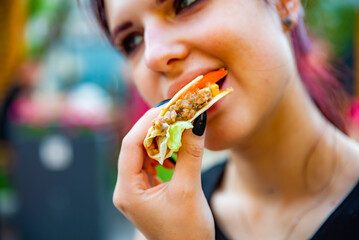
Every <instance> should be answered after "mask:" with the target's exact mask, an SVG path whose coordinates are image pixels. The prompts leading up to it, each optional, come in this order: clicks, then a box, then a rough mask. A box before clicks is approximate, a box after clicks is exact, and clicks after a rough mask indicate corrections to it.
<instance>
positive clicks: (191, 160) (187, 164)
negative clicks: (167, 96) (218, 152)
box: [172, 112, 207, 187]
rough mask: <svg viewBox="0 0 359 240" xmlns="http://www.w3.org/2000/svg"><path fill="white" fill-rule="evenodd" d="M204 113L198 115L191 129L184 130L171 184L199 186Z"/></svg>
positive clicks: (204, 124)
mask: <svg viewBox="0 0 359 240" xmlns="http://www.w3.org/2000/svg"><path fill="white" fill-rule="evenodd" d="M206 122H207V114H206V112H204V113H202V114H201V115H199V116H198V117H197V118H196V119H195V121H194V123H193V129H192V130H190V129H188V130H185V131H184V133H183V136H182V147H181V148H180V150H179V152H178V154H177V156H178V157H177V163H176V167H175V172H174V174H173V178H172V180H173V183H174V184H176V183H178V184H180V185H182V186H185V185H187V184H189V185H192V186H194V185H197V184H198V186H199V187H200V186H201V165H202V156H203V149H204V131H205V128H206Z"/></svg>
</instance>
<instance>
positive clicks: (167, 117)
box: [143, 68, 233, 164]
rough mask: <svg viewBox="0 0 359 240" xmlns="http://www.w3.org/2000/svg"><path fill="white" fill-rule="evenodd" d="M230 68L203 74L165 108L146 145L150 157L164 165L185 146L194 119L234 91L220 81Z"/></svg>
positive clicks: (154, 123)
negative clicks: (220, 84) (186, 135)
mask: <svg viewBox="0 0 359 240" xmlns="http://www.w3.org/2000/svg"><path fill="white" fill-rule="evenodd" d="M226 75H227V71H226V70H225V69H223V68H221V69H219V70H216V71H213V72H209V73H208V74H206V75H204V76H203V75H201V76H198V77H197V78H195V79H194V80H192V81H191V82H190V83H188V84H187V85H186V86H184V87H183V88H182V89H181V90H179V91H178V92H177V93H176V94H175V95H174V96H173V98H172V99H171V100H170V101H169V102H168V103H167V104H166V106H165V107H163V108H162V110H161V112H160V114H159V115H158V117H156V118H155V119H154V120H153V121H152V123H151V124H152V126H151V127H150V129H149V130H148V132H147V135H146V138H145V140H144V142H143V145H144V147H145V149H146V151H147V154H148V156H149V157H150V158H153V159H155V160H157V161H159V162H160V163H161V164H163V161H164V160H165V159H166V158H169V157H170V156H171V155H172V154H173V153H174V152H178V150H179V148H180V147H181V146H182V144H181V138H182V133H183V131H184V130H185V129H190V128H193V125H192V122H193V121H194V120H195V119H196V118H197V117H198V116H199V115H200V114H202V113H203V112H204V111H206V110H207V109H208V108H210V107H211V106H212V105H213V104H214V103H215V102H217V101H218V100H220V99H221V98H223V97H225V96H226V95H228V94H230V93H232V92H233V89H232V88H228V89H224V90H220V87H219V85H218V84H217V83H218V82H219V81H220V80H224V78H225V77H226Z"/></svg>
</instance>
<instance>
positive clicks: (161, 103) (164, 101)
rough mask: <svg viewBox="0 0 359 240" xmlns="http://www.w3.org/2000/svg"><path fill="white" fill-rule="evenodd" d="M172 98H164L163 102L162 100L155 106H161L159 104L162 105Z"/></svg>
mask: <svg viewBox="0 0 359 240" xmlns="http://www.w3.org/2000/svg"><path fill="white" fill-rule="evenodd" d="M170 100H171V99H166V100H163V101H162V102H160V103H159V104H157V105H156V106H155V107H159V106H162V105H163V104H165V103H167V102H169V101H170Z"/></svg>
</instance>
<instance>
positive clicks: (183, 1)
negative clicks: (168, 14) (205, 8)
mask: <svg viewBox="0 0 359 240" xmlns="http://www.w3.org/2000/svg"><path fill="white" fill-rule="evenodd" d="M197 1H198V0H174V2H173V8H174V10H175V12H176V14H178V13H180V12H182V11H183V10H185V9H186V8H188V7H190V6H191V5H192V4H194V3H196V2H197Z"/></svg>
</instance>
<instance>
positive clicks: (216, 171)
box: [201, 161, 227, 201]
mask: <svg viewBox="0 0 359 240" xmlns="http://www.w3.org/2000/svg"><path fill="white" fill-rule="evenodd" d="M226 164H227V161H223V162H220V163H217V164H216V165H214V166H213V167H211V168H209V169H208V170H206V171H204V172H203V173H202V175H201V180H202V189H203V192H204V195H205V197H206V199H207V201H209V199H210V197H211V196H212V193H213V192H214V190H215V189H216V188H217V187H218V185H219V184H220V182H221V180H222V176H223V172H224V169H225V166H226Z"/></svg>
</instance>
